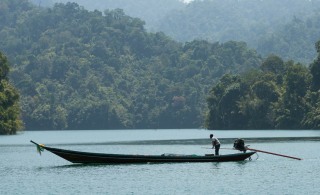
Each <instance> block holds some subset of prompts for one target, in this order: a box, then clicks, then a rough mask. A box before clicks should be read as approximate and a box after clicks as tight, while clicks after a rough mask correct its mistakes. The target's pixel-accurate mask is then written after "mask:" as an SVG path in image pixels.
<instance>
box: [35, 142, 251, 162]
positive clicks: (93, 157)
mask: <svg viewBox="0 0 320 195" xmlns="http://www.w3.org/2000/svg"><path fill="white" fill-rule="evenodd" d="M30 142H32V143H33V144H35V145H36V146H37V149H38V151H39V152H40V153H41V151H43V150H47V151H49V152H52V153H53V154H55V155H57V156H60V157H61V158H64V159H65V160H67V161H70V162H72V163H97V164H100V163H149V162H150V163H177V162H230V161H244V160H245V159H248V158H250V157H251V156H252V155H253V154H255V153H256V152H247V153H235V154H226V155H213V154H210V155H202V156H199V155H181V154H162V155H132V154H104V153H91V152H80V151H73V150H65V149H58V148H52V147H48V146H45V145H43V144H38V143H36V142H34V141H32V140H31V141H30Z"/></svg>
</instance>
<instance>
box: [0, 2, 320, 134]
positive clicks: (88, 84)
mask: <svg viewBox="0 0 320 195" xmlns="http://www.w3.org/2000/svg"><path fill="white" fill-rule="evenodd" d="M195 3H196V2H195ZM197 3H200V2H197ZM190 5H192V4H190ZM187 7H189V6H187ZM145 26H146V22H145V21H144V20H141V19H139V18H136V17H132V16H129V15H127V14H126V13H125V12H124V11H123V10H122V9H106V10H104V11H99V10H93V11H89V10H87V9H86V8H84V7H82V6H79V5H78V4H76V3H66V4H62V3H58V4H54V5H53V6H52V7H42V6H39V5H37V4H31V3H30V2H29V1H27V0H1V1H0V36H1V39H0V51H1V52H2V53H3V54H5V55H6V56H7V58H5V57H4V56H3V57H2V58H3V59H8V61H9V62H10V64H11V66H10V68H11V71H10V73H9V79H10V83H12V85H10V86H11V88H10V87H9V84H8V85H6V86H5V88H7V89H9V88H10V89H12V91H14V94H15V96H14V98H13V100H14V103H12V104H11V105H12V106H11V107H12V108H13V110H14V112H13V113H14V114H12V117H13V120H15V121H16V123H15V126H14V128H11V129H20V128H21V127H22V123H21V120H22V121H23V126H24V128H25V129H26V130H54V129H62V130H63V129H70V130H72V129H150V128H151V129H160V128H172V129H173V128H202V127H204V125H205V126H206V127H207V128H209V129H244V128H247V129H252V128H255V129H274V128H282V129H288V128H291V129H303V128H310V129H313V128H319V119H318V120H316V119H317V118H319V110H318V108H319V95H318V91H317V90H318V89H317V86H320V85H319V81H317V79H315V78H320V77H316V76H315V75H317V74H319V73H320V70H319V68H318V67H319V65H318V64H319V57H318V59H317V60H315V61H314V62H313V63H312V64H311V65H310V68H309V67H307V66H306V65H303V64H300V63H298V62H294V61H292V60H288V61H285V62H284V60H283V59H282V57H278V56H276V55H269V57H263V55H260V54H259V53H257V52H256V50H255V49H252V48H250V47H249V46H248V45H247V43H246V42H242V41H233V40H226V41H225V42H217V41H213V40H201V39H194V40H190V41H187V42H179V41H177V40H174V39H173V38H171V37H169V36H168V35H167V34H165V33H163V32H150V31H148V30H147V29H146V28H145ZM301 48H302V49H301V50H304V47H301ZM296 49H297V50H298V49H299V47H297V48H296ZM313 50H314V51H315V49H314V43H313ZM317 50H318V52H319V44H318V45H317ZM279 56H281V55H280V54H279ZM315 57H316V55H314V56H312V59H313V58H315ZM284 59H286V58H284ZM309 60H310V59H309ZM310 61H311V60H310ZM4 64H6V65H5V66H4V67H6V66H8V65H7V64H8V62H7V60H5V63H4ZM9 79H4V80H6V81H7V83H9V82H8V80H9ZM298 79H299V80H298ZM298 81H299V82H300V83H297V82H298ZM302 84H304V85H303V86H302ZM13 86H14V87H15V88H16V89H17V91H18V92H19V93H20V99H19V95H18V92H17V91H16V90H15V89H14V88H13ZM296 86H297V87H298V88H299V89H298V88H297V89H296V88H295V87H296ZM303 87H305V88H303ZM300 88H303V89H300ZM303 91H304V92H303ZM0 92H1V91H0ZM0 94H1V93H0ZM264 94H267V95H268V96H269V95H270V97H264ZM297 94H298V96H297ZM300 97H301V98H300ZM206 100H207V101H206ZM18 104H19V105H20V110H19V109H18V107H19V106H18ZM13 105H14V106H13ZM315 105H317V106H315ZM1 106H2V105H1ZM2 107H3V106H2ZM2 107H0V108H1V109H2ZM301 110H303V111H304V112H303V113H302V112H301ZM0 111H1V112H2V110H0ZM255 112H256V113H255ZM264 113H265V114H264ZM258 114H260V116H262V115H263V117H258ZM302 115H303V116H302ZM307 115H308V116H310V117H306V116H307ZM20 119H21V120H20ZM257 119H259V121H257ZM296 119H299V120H296ZM1 121H2V120H1ZM290 121H294V122H295V123H292V122H290ZM0 129H1V128H0ZM14 131H16V130H14ZM14 131H13V132H14ZM6 132H7V131H6ZM7 134H9V133H7Z"/></svg>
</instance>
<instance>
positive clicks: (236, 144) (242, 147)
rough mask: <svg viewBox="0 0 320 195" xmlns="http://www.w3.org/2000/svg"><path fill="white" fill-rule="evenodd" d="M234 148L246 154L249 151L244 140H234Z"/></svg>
mask: <svg viewBox="0 0 320 195" xmlns="http://www.w3.org/2000/svg"><path fill="white" fill-rule="evenodd" d="M233 148H234V149H236V150H240V151H243V152H244V153H245V152H246V151H247V149H246V147H245V145H244V140H243V139H240V138H238V139H236V140H234V143H233Z"/></svg>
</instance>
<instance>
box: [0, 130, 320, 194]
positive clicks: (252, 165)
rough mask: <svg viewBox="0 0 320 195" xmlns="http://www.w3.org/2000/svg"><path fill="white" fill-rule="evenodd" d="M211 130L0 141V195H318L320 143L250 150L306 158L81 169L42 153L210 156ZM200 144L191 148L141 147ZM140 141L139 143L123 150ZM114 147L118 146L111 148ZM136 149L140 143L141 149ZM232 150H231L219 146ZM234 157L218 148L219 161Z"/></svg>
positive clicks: (222, 134)
mask: <svg viewBox="0 0 320 195" xmlns="http://www.w3.org/2000/svg"><path fill="white" fill-rule="evenodd" d="M210 133H212V131H206V130H197V129H194V130H121V131H119V130H117V131H31V132H30V131H29V132H24V133H22V134H19V135H16V136H0V178H1V182H0V194H1V195H4V194H10V195H11V194H214V193H217V194H319V192H320V186H319V183H320V177H319V173H320V151H319V143H320V142H319V141H317V140H319V139H315V140H312V139H307V140H306V141H280V142H279V141H277V140H276V139H275V141H272V139H270V140H269V141H267V142H259V139H257V141H256V142H251V143H250V147H251V148H255V149H260V150H266V151H271V152H275V153H281V154H285V155H290V156H295V157H299V158H302V159H303V160H301V161H298V160H294V159H289V158H283V157H279V156H274V155H269V154H264V153H258V155H255V156H253V159H252V161H244V162H224V163H160V164H129V165H77V164H71V163H69V162H68V161H66V160H63V159H61V158H60V157H58V156H55V155H54V154H52V153H50V152H48V151H44V152H43V153H42V155H41V156H40V155H39V154H38V153H37V152H36V148H35V146H34V145H33V144H31V143H30V142H29V141H30V140H34V141H36V142H39V143H43V144H45V145H48V146H52V147H58V148H64V149H71V150H80V151H88V152H101V153H123V154H163V153H178V154H198V155H202V154H206V153H210V152H212V151H211V150H208V149H205V147H210V141H209V140H208V144H205V145H204V144H202V143H203V142H201V143H200V142H197V140H198V139H207V138H208V136H209V134H210ZM214 133H215V134H216V135H217V136H218V137H219V138H221V139H222V140H223V138H237V137H245V138H253V137H258V138H263V137H269V138H270V137H271V138H278V137H320V131H215V132H214ZM171 139H195V141H194V142H193V144H183V142H181V144H170V142H168V144H166V142H164V143H162V144H161V145H160V144H159V145H157V144H148V145H144V144H143V143H144V142H141V144H139V141H145V140H171ZM123 141H136V143H135V144H122V142H123ZM110 142H113V144H109V143H110ZM137 143H138V144H137ZM221 147H222V148H231V147H232V144H231V143H225V144H224V143H222V146H221ZM234 152H235V151H232V150H227V149H221V150H220V153H221V154H227V153H234Z"/></svg>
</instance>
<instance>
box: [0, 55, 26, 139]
mask: <svg viewBox="0 0 320 195" xmlns="http://www.w3.org/2000/svg"><path fill="white" fill-rule="evenodd" d="M8 73H9V63H8V61H7V58H6V57H5V56H4V55H3V54H2V53H1V52H0V135H3V134H5V135H8V134H9V135H12V134H15V133H16V132H17V131H19V130H20V129H21V128H22V121H21V120H20V107H19V93H18V92H17V90H16V89H15V88H14V87H13V86H12V84H11V83H10V82H9V79H8Z"/></svg>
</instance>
